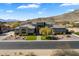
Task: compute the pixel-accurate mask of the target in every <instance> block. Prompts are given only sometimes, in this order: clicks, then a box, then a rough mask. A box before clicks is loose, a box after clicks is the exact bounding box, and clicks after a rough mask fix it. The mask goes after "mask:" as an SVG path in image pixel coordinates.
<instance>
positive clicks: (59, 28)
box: [51, 25, 70, 34]
mask: <svg viewBox="0 0 79 59" xmlns="http://www.w3.org/2000/svg"><path fill="white" fill-rule="evenodd" d="M51 28H52V31H53V32H54V34H69V33H70V32H69V31H68V29H67V28H65V27H62V26H59V25H53V27H51Z"/></svg>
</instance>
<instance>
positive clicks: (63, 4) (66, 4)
mask: <svg viewBox="0 0 79 59" xmlns="http://www.w3.org/2000/svg"><path fill="white" fill-rule="evenodd" d="M71 5H79V3H62V4H61V5H60V7H63V6H71Z"/></svg>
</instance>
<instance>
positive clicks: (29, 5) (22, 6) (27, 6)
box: [18, 4, 40, 9]
mask: <svg viewBox="0 0 79 59" xmlns="http://www.w3.org/2000/svg"><path fill="white" fill-rule="evenodd" d="M39 7H40V4H28V5H21V6H19V7H18V9H24V8H39Z"/></svg>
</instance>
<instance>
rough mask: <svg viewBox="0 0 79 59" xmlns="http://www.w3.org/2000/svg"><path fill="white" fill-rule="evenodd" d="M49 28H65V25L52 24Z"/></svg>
mask: <svg viewBox="0 0 79 59" xmlns="http://www.w3.org/2000/svg"><path fill="white" fill-rule="evenodd" d="M51 28H66V27H65V26H61V25H56V24H54V25H53V27H51Z"/></svg>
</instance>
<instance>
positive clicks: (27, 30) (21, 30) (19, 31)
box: [15, 24, 35, 35]
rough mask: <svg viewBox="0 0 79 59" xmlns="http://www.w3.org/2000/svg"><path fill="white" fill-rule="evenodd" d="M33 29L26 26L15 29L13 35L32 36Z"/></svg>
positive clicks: (30, 26)
mask: <svg viewBox="0 0 79 59" xmlns="http://www.w3.org/2000/svg"><path fill="white" fill-rule="evenodd" d="M34 33H35V27H34V26H32V25H30V24H27V25H23V26H20V27H17V28H15V34H19V35H34Z"/></svg>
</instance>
